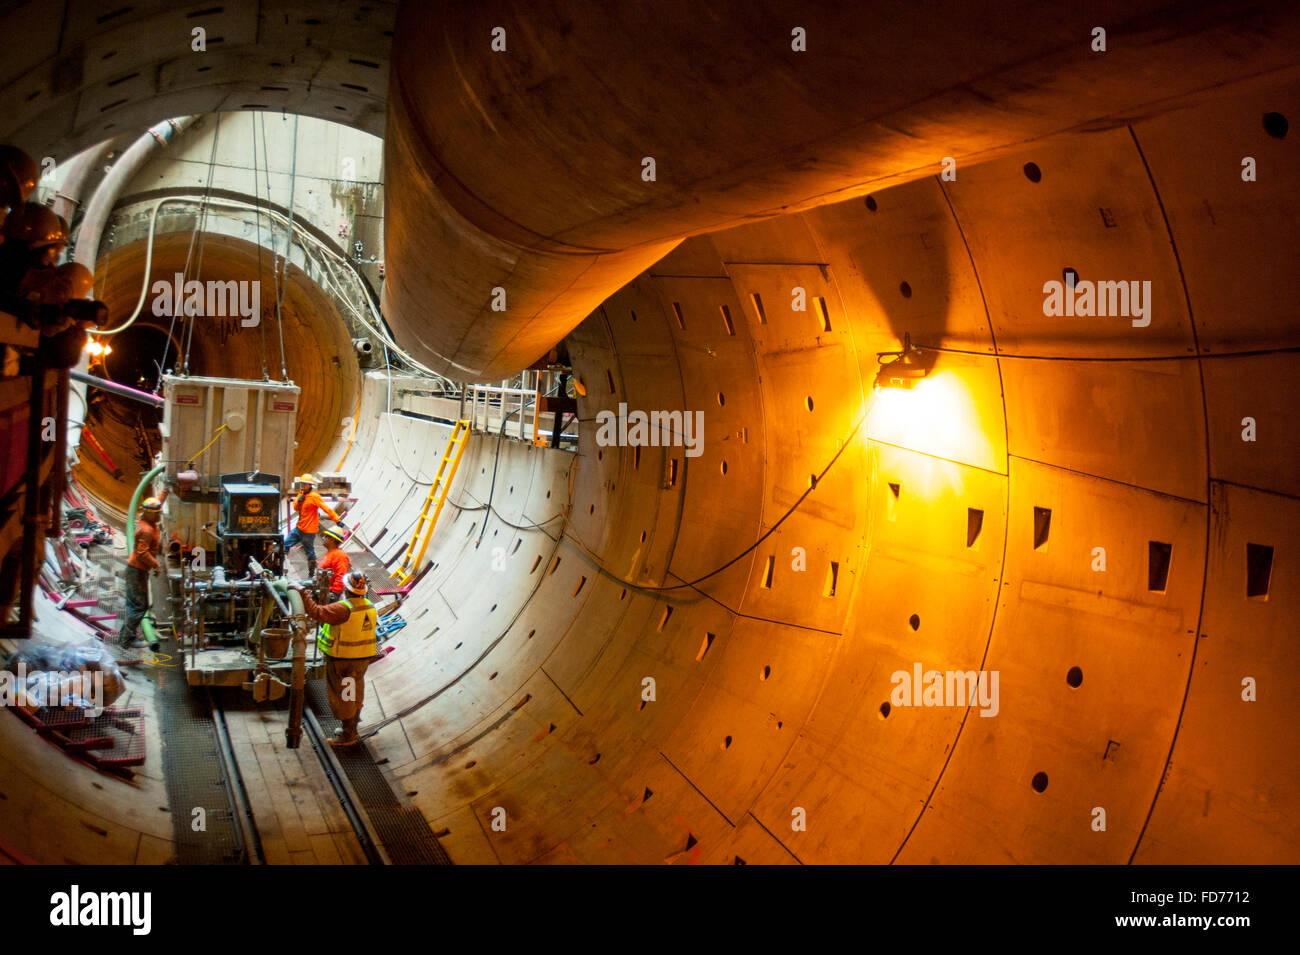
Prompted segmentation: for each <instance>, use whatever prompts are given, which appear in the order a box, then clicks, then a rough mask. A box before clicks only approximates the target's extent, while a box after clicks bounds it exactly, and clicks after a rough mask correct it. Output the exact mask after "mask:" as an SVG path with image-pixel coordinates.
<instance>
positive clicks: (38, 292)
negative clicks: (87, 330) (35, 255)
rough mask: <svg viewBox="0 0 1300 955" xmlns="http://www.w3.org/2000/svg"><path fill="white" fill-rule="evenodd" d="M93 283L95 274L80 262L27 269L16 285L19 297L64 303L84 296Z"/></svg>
mask: <svg viewBox="0 0 1300 955" xmlns="http://www.w3.org/2000/svg"><path fill="white" fill-rule="evenodd" d="M94 284H95V276H94V275H93V274H91V271H90V269H88V268H86V267H85V266H84V265H82V264H81V263H80V262H69V263H67V264H66V265H59V266H55V267H54V268H51V269H28V270H27V274H26V275H24V276H23V280H22V282H21V283H20V284H19V286H18V294H19V296H20V297H22V298H25V299H27V300H28V301H32V302H36V303H37V304H39V305H64V304H66V303H67V302H70V301H72V300H73V299H78V298H82V299H84V298H86V297H87V296H88V295H90V290H91V288H93V286H94Z"/></svg>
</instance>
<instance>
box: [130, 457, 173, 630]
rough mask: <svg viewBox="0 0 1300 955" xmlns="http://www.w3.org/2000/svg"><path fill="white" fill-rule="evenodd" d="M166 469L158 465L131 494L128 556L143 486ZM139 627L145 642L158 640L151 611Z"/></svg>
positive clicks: (131, 548) (132, 541)
mask: <svg viewBox="0 0 1300 955" xmlns="http://www.w3.org/2000/svg"><path fill="white" fill-rule="evenodd" d="M166 469H167V465H165V464H160V465H158V466H157V467H156V468H154V469H153V470H152V471H150V472H149V473H148V474H146V475H145V476H144V477H142V478H141V479H140V483H139V484H138V485H137V486H136V489H135V493H134V494H132V495H131V509H130V510H129V511H127V512H126V553H127V556H128V557H129V556H130V555H131V554H132V553H134V552H135V514H136V511H138V510H139V509H140V498H141V497H143V496H144V491H145V488H147V487H148V486H149V485H150V484H152V483H153V479H154V478H156V477H157V476H158V475H159V474H161V473H162V472H163V471H165V470H166ZM140 629H141V630H143V631H144V639H145V642H146V643H148V644H149V645H150V646H153V645H154V644H155V643H157V642H158V631H157V630H155V629H154V627H153V618H152V611H151V612H150V613H147V614H145V615H144V619H143V620H142V621H140Z"/></svg>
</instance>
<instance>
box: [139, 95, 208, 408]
mask: <svg viewBox="0 0 1300 955" xmlns="http://www.w3.org/2000/svg"><path fill="white" fill-rule="evenodd" d="M220 136H221V114H220V113H217V119H216V125H215V126H214V127H213V130H212V149H211V151H210V152H209V153H208V181H207V184H206V185H205V186H204V187H203V195H204V196H205V197H206V196H207V195H208V193H209V192H210V191H211V189H212V172H213V170H214V169H215V168H216V164H217V140H218V139H219V138H220ZM204 214H205V207H204V206H203V205H202V204H200V206H199V208H198V209H197V210H195V213H194V231H193V232H191V233H190V247H189V249H188V250H187V251H186V252H185V278H186V279H188V278H189V276H190V262H191V261H192V260H193V257H194V241H195V239H197V238H198V236H199V233H201V232H202V231H203V224H204V223H203V216H204ZM195 277H196V278H197V275H196V276H195ZM181 287H182V288H184V286H181ZM178 312H179V313H180V315H181V317H182V318H183V317H184V315H185V309H184V307H183V306H182V305H180V303H179V302H172V320H171V324H170V325H168V326H167V340H166V341H165V342H163V353H162V359H161V360H160V361H159V362H158V387H162V376H163V372H165V371H166V369H167V352H168V351H169V350H170V349H171V346H172V333H173V332H174V331H175V330H176V315H177V313H178ZM181 337H182V338H184V337H185V328H184V327H183V326H182V328H181ZM176 357H177V358H178V359H179V358H181V356H180V355H177V356H176ZM188 364H189V362H188V360H186V361H185V362H184V365H185V366H188ZM155 390H157V389H155Z"/></svg>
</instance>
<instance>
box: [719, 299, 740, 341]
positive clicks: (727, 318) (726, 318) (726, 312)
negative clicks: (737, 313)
mask: <svg viewBox="0 0 1300 955" xmlns="http://www.w3.org/2000/svg"><path fill="white" fill-rule="evenodd" d="M718 310H719V311H721V312H722V324H723V325H725V326H726V328H727V334H728V335H734V334H736V326H735V325H733V324H732V323H731V309H729V308H727V306H725V305H719V306H718Z"/></svg>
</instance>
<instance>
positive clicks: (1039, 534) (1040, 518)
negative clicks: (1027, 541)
mask: <svg viewBox="0 0 1300 955" xmlns="http://www.w3.org/2000/svg"><path fill="white" fill-rule="evenodd" d="M1051 531H1052V509H1051V508H1050V507H1036V508H1034V550H1042V549H1043V548H1044V547H1046V546H1047V537H1048V535H1049V534H1050V533H1051Z"/></svg>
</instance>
